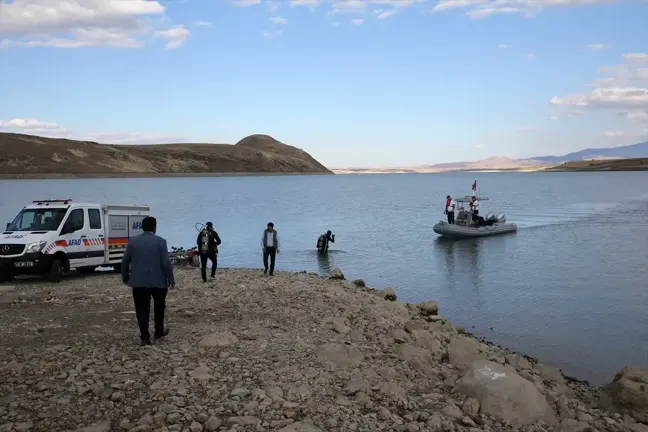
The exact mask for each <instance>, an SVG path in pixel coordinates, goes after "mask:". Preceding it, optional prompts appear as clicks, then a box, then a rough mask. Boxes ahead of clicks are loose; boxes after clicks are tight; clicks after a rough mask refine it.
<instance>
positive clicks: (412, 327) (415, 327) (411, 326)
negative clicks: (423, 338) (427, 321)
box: [405, 321, 425, 334]
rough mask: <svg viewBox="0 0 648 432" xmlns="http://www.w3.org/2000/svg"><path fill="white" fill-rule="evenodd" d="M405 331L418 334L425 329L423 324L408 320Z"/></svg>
mask: <svg viewBox="0 0 648 432" xmlns="http://www.w3.org/2000/svg"><path fill="white" fill-rule="evenodd" d="M405 331H406V332H407V333H410V334H416V333H417V332H422V331H425V329H424V328H423V326H422V325H421V324H419V323H417V322H415V321H407V322H406V323H405Z"/></svg>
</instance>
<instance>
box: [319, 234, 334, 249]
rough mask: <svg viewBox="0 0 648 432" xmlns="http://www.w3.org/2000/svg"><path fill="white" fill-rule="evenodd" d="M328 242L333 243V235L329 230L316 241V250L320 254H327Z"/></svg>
mask: <svg viewBox="0 0 648 432" xmlns="http://www.w3.org/2000/svg"><path fill="white" fill-rule="evenodd" d="M329 242H331V243H335V234H333V233H331V230H328V231H326V233H325V234H322V235H321V236H319V238H318V239H317V250H318V252H320V253H326V252H328V247H329Z"/></svg>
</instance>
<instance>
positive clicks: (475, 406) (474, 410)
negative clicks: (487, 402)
mask: <svg viewBox="0 0 648 432" xmlns="http://www.w3.org/2000/svg"><path fill="white" fill-rule="evenodd" d="M461 410H462V411H463V412H464V414H466V415H467V416H468V417H470V418H473V419H474V418H477V416H478V415H479V401H478V400H477V399H475V398H471V397H469V398H466V400H465V401H464V403H463V404H462V405H461Z"/></svg>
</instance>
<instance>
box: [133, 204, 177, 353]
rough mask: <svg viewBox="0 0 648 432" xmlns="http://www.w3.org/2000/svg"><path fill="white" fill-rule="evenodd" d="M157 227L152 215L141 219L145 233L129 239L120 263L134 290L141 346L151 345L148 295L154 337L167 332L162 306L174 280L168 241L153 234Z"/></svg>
mask: <svg viewBox="0 0 648 432" xmlns="http://www.w3.org/2000/svg"><path fill="white" fill-rule="evenodd" d="M156 229H157V221H156V220H155V218H154V217H152V216H147V217H145V218H144V219H143V220H142V230H143V231H144V232H143V233H142V234H140V235H138V236H135V237H132V238H131V239H129V241H128V246H126V251H125V252H124V257H123V258H122V264H121V270H122V279H123V281H124V283H126V284H128V286H130V287H131V288H132V289H133V301H134V302H135V313H136V315H137V323H138V324H139V329H140V341H141V345H151V335H150V333H149V328H148V327H149V315H150V312H151V297H153V312H154V315H155V317H154V319H155V333H154V337H155V339H159V338H162V337H164V336H166V335H168V334H169V329H165V328H164V309H165V307H166V296H167V292H168V289H169V287H171V288H173V287H174V286H175V279H174V277H173V267H172V266H171V260H170V259H169V250H168V249H167V242H166V240H164V239H163V238H162V237H159V236H157V235H155V231H156Z"/></svg>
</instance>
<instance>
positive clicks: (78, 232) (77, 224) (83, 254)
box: [57, 208, 88, 269]
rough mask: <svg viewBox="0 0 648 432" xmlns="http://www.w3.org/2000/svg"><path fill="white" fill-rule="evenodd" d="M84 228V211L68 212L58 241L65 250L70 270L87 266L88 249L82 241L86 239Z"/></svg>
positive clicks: (80, 209) (79, 209)
mask: <svg viewBox="0 0 648 432" xmlns="http://www.w3.org/2000/svg"><path fill="white" fill-rule="evenodd" d="M85 226H86V217H85V210H84V209H82V208H76V209H74V210H72V211H70V213H69V214H68V216H67V219H66V220H65V222H64V223H63V227H62V228H61V234H60V235H59V241H61V242H62V244H63V245H64V247H65V249H66V253H67V257H68V260H69V261H70V268H71V269H72V268H77V267H84V266H86V265H87V264H86V261H87V259H88V257H87V251H88V247H87V246H85V244H84V240H85V239H87V238H88V235H87V232H86V229H85ZM57 243H58V242H57Z"/></svg>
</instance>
